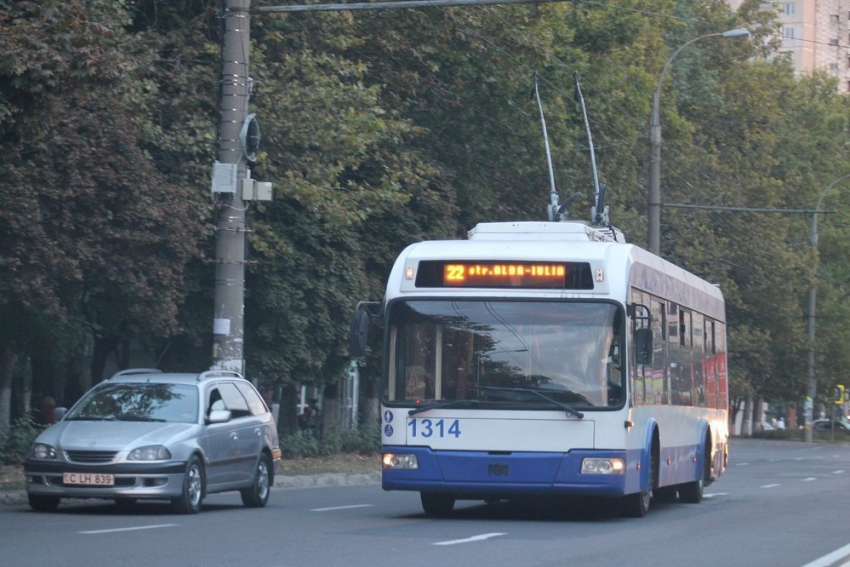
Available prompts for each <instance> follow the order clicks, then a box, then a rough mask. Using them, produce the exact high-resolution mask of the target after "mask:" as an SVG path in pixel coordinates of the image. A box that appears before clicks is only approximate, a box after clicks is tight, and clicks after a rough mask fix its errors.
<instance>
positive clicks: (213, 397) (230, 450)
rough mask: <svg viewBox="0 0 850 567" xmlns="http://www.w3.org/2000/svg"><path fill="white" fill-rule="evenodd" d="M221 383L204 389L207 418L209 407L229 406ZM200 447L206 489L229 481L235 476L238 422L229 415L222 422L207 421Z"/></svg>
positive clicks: (219, 408)
mask: <svg viewBox="0 0 850 567" xmlns="http://www.w3.org/2000/svg"><path fill="white" fill-rule="evenodd" d="M223 385H224V383H215V384H210V385H209V386H207V388H206V392H205V393H204V399H205V405H204V408H205V410H204V419H207V418H209V415H210V412H211V411H212V410H225V409H229V408H228V407H227V406H226V404H225V401H224V396H223V395H222V392H221V388H222V386H223ZM200 444H201V447H202V448H203V450H204V457H205V460H206V462H205V465H206V477H207V489H208V491H210V492H214V491H216V490H217V489H219V488H221V487H222V486H223V485H227V484H232V483H234V482H237V481H238V479H239V471H238V463H239V424H238V423H234V419H233V417H232V416H231V419H230V420H229V421H227V422H224V423H207V425H206V431H205V433H204V435H203V437H202V438H201V441H200Z"/></svg>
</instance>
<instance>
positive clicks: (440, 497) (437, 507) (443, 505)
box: [419, 491, 455, 518]
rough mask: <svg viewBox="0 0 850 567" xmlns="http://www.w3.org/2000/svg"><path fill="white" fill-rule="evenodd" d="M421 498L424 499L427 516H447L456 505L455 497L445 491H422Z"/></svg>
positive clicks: (423, 507) (423, 506)
mask: <svg viewBox="0 0 850 567" xmlns="http://www.w3.org/2000/svg"><path fill="white" fill-rule="evenodd" d="M419 499H420V500H421V501H422V509H423V510H425V515H426V516H433V517H437V518H445V517H446V516H448V515H450V514H451V513H452V510H454V507H455V497H454V496H452V495H451V494H446V493H444V492H424V491H423V492H420V493H419Z"/></svg>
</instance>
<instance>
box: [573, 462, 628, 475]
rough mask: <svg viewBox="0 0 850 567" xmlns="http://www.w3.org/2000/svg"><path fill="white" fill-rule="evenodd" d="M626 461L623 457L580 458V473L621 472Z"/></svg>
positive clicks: (624, 467)
mask: <svg viewBox="0 0 850 567" xmlns="http://www.w3.org/2000/svg"><path fill="white" fill-rule="evenodd" d="M625 470H626V463H625V462H624V461H623V459H613V458H608V459H599V458H593V459H582V461H581V474H623V471H625Z"/></svg>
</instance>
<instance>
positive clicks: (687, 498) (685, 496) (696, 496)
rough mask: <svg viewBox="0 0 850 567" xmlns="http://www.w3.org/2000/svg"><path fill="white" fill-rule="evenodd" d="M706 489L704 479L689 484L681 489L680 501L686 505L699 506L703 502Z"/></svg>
mask: <svg viewBox="0 0 850 567" xmlns="http://www.w3.org/2000/svg"><path fill="white" fill-rule="evenodd" d="M704 489H705V481H704V480H703V479H699V480H695V481H693V482H687V483H685V484H683V485H682V486H680V487H679V500H681V501H682V502H684V503H685V504H699V503H700V502H702V493H703V490H704Z"/></svg>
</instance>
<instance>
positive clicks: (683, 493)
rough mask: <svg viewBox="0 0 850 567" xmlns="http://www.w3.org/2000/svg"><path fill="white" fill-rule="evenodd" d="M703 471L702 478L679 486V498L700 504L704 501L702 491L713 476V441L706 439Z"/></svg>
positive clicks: (689, 502)
mask: <svg viewBox="0 0 850 567" xmlns="http://www.w3.org/2000/svg"><path fill="white" fill-rule="evenodd" d="M703 451H704V453H703V454H704V456H703V461H704V464H703V471H702V478H698V479H697V480H695V481H693V482H688V483H686V484H683V485H682V486H680V487H679V499H680V500H681V501H682V502H686V503H688V504H699V503H700V502H702V493H703V491H704V490H705V486H706V484H707V482H706V480H707V479H710V478H711V464H712V463H711V441H710V440H708V439H707V440H706V442H705V447H703Z"/></svg>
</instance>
